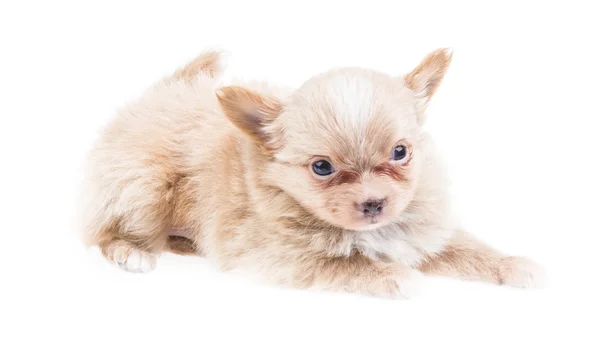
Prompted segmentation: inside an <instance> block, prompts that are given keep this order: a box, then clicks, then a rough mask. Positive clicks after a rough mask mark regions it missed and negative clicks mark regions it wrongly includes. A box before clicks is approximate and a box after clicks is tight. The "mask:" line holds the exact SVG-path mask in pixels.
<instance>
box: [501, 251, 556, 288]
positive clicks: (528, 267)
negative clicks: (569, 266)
mask: <svg viewBox="0 0 600 345" xmlns="http://www.w3.org/2000/svg"><path fill="white" fill-rule="evenodd" d="M500 277H501V279H502V282H503V283H504V284H506V285H510V286H514V287H518V288H541V287H543V286H544V285H545V281H546V272H545V270H544V268H543V267H542V266H540V265H539V264H538V263H536V262H534V261H532V260H529V259H527V258H523V257H519V256H509V257H506V258H504V259H502V264H501V267H500Z"/></svg>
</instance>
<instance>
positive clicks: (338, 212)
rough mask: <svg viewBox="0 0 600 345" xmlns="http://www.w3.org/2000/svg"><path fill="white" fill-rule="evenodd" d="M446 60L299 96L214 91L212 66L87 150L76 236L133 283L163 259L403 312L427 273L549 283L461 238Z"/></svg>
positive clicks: (140, 106) (175, 85) (121, 117)
mask: <svg viewBox="0 0 600 345" xmlns="http://www.w3.org/2000/svg"><path fill="white" fill-rule="evenodd" d="M451 57H452V54H451V52H450V51H449V50H447V49H439V50H436V51H434V52H432V53H431V54H429V55H428V56H427V57H426V58H425V59H424V60H423V61H422V62H421V64H420V65H419V66H417V67H416V68H415V69H414V70H413V71H412V72H410V73H408V74H406V75H404V76H399V77H393V76H388V75H385V74H382V73H379V72H376V71H372V70H366V69H360V68H345V69H337V70H333V71H329V72H327V73H324V74H320V75H317V76H315V77H313V78H311V79H310V80H308V81H307V82H306V83H305V84H303V85H302V86H301V87H300V88H299V89H297V90H288V89H283V88H277V87H273V86H270V85H267V84H260V83H255V84H252V83H249V84H246V85H242V84H241V83H240V84H238V85H235V86H227V87H221V88H220V87H219V86H218V84H219V78H220V75H221V71H222V67H221V55H220V54H219V53H217V52H206V53H203V54H202V55H200V56H199V57H198V58H196V59H195V60H194V61H192V62H191V63H189V64H188V65H187V66H185V67H183V68H182V69H180V70H178V71H177V72H175V73H174V74H173V75H172V76H169V77H167V78H165V79H164V80H162V81H161V82H160V83H158V84H157V85H155V86H154V87H152V88H151V89H149V90H148V91H147V92H146V93H145V94H144V95H143V96H142V97H141V99H139V100H138V101H137V102H136V103H134V104H132V105H130V106H128V107H126V108H125V109H123V110H122V111H120V113H119V114H118V116H117V117H116V118H115V119H114V120H113V121H112V123H110V125H109V126H108V127H107V128H106V129H105V131H104V132H103V133H102V135H101V137H100V139H99V141H98V142H97V144H96V145H95V147H94V148H93V150H92V151H91V154H90V157H89V166H88V169H87V172H86V177H85V186H86V188H85V192H84V201H83V203H82V204H83V205H84V210H83V211H82V222H83V224H82V229H83V230H84V239H85V242H86V243H87V244H88V245H98V246H99V247H100V248H101V251H102V253H103V255H104V256H105V257H106V258H107V259H108V260H109V261H110V262H113V263H115V264H117V265H119V266H120V267H122V268H124V269H126V270H128V271H132V272H146V271H149V270H151V269H152V268H154V266H155V261H156V257H157V255H158V254H159V253H161V252H163V251H174V252H178V253H192V252H193V253H196V254H198V255H203V256H205V257H207V258H208V259H210V260H211V261H213V262H214V263H215V264H217V265H218V266H219V267H220V268H221V269H223V270H240V271H243V272H248V273H254V274H258V275H260V276H261V277H263V278H266V279H268V280H270V281H272V282H273V283H277V284H283V285H286V286H291V287H295V288H318V289H327V290H331V291H346V292H352V293H362V294H369V295H377V296H387V297H409V296H410V295H411V294H412V293H413V292H414V291H415V288H416V287H417V286H418V283H419V279H420V277H421V276H422V273H426V274H436V275H445V276H453V277H459V278H463V279H474V280H480V281H486V282H490V283H495V284H506V285H511V286H515V287H534V286H538V285H539V284H540V283H541V280H542V277H543V274H542V273H543V271H542V269H541V268H540V266H538V265H537V264H536V263H534V262H532V261H530V260H528V259H526V258H522V257H517V256H506V255H504V254H501V253H500V252H498V251H496V250H494V249H492V248H491V247H489V246H487V245H485V244H483V243H481V242H479V241H478V240H476V239H474V238H473V237H472V236H471V235H469V234H467V233H465V232H463V231H462V230H461V229H460V228H459V227H458V226H457V224H456V223H455V222H454V221H453V219H452V217H451V214H450V212H449V207H448V199H447V196H448V195H447V194H448V193H447V182H446V180H445V179H444V177H443V173H442V167H441V164H440V162H439V160H438V158H436V155H435V152H434V148H433V145H432V142H431V139H430V138H429V136H428V135H427V134H426V133H425V132H424V131H423V128H422V126H423V123H424V121H425V114H426V109H427V105H428V103H429V102H430V100H431V97H432V96H433V94H434V93H435V92H436V90H437V89H438V87H439V85H440V83H441V81H442V79H443V77H444V74H445V73H446V70H447V69H448V66H449V65H450V61H451Z"/></svg>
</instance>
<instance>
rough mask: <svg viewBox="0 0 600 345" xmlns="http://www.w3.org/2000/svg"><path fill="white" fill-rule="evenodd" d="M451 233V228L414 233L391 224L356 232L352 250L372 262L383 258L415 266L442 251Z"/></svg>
mask: <svg viewBox="0 0 600 345" xmlns="http://www.w3.org/2000/svg"><path fill="white" fill-rule="evenodd" d="M453 233H454V231H453V230H451V228H439V227H437V228H436V227H427V228H423V229H418V230H415V229H411V228H410V227H405V226H403V225H401V224H390V225H388V226H385V227H383V228H381V229H377V230H374V231H364V232H356V233H355V235H354V239H353V243H352V247H353V248H354V249H356V250H358V251H359V252H360V253H361V254H363V255H366V256H368V257H370V258H373V259H378V258H381V257H386V258H389V259H391V260H392V261H395V262H399V263H401V264H403V265H406V266H415V265H417V264H418V263H419V261H420V260H421V259H422V258H423V256H424V255H426V254H433V253H436V252H439V251H440V250H442V248H443V246H444V244H445V243H446V242H447V241H448V239H449V238H450V237H451V236H452V234H453Z"/></svg>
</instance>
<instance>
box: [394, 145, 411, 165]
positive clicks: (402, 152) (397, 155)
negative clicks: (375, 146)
mask: <svg viewBox="0 0 600 345" xmlns="http://www.w3.org/2000/svg"><path fill="white" fill-rule="evenodd" d="M407 157H408V149H407V148H406V146H404V145H398V146H396V147H394V151H392V160H395V161H402V160H405V159H406V158H407Z"/></svg>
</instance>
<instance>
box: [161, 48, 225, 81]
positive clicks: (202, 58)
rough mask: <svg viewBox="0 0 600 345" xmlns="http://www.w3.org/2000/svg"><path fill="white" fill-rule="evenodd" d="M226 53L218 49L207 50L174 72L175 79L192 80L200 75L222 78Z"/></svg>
mask: <svg viewBox="0 0 600 345" xmlns="http://www.w3.org/2000/svg"><path fill="white" fill-rule="evenodd" d="M224 55H225V54H224V53H223V52H221V51H217V50H206V51H204V52H202V53H201V54H200V55H198V57H196V58H195V59H194V60H192V61H190V62H189V63H188V64H187V65H185V66H184V67H182V68H180V69H178V70H177V71H175V73H174V74H173V77H172V78H173V79H177V80H186V81H192V80H193V79H195V78H196V77H197V76H199V75H205V76H207V77H209V78H212V79H220V78H221V76H222V75H223V70H224V69H225V66H224V60H225V59H224Z"/></svg>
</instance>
